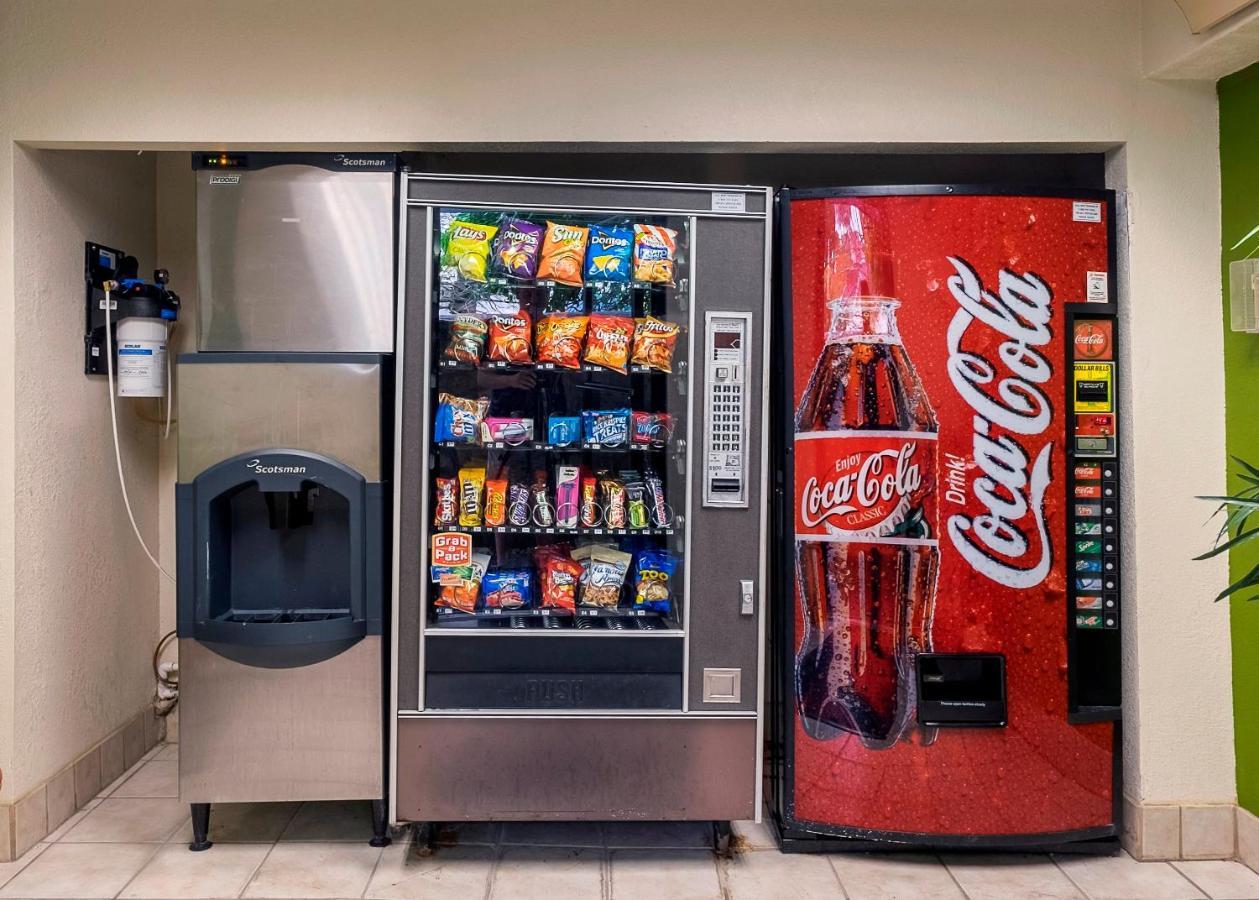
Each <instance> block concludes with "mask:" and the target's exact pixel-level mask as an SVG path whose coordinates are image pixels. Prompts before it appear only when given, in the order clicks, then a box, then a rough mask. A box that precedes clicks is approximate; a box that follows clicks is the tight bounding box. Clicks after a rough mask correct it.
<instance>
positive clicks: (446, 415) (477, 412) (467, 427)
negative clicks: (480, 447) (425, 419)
mask: <svg viewBox="0 0 1259 900" xmlns="http://www.w3.org/2000/svg"><path fill="white" fill-rule="evenodd" d="M489 408H490V401H489V399H488V398H486V397H481V398H480V399H477V400H469V399H468V398H467V397H456V396H454V395H453V394H445V393H442V394H438V395H437V421H436V423H435V426H434V428H433V432H434V434H433V440H435V441H439V442H442V441H447V442H451V443H455V444H476V443H479V441H480V438H481V420H483V419H484V418H485V413H486V411H487V410H488V409H489Z"/></svg>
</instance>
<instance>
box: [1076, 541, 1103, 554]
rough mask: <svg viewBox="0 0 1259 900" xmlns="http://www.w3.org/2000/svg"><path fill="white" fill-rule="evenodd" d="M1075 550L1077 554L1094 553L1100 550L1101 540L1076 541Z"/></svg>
mask: <svg viewBox="0 0 1259 900" xmlns="http://www.w3.org/2000/svg"><path fill="white" fill-rule="evenodd" d="M1075 552H1076V553H1078V554H1084V555H1088V554H1093V555H1096V554H1098V553H1101V552H1102V542H1101V541H1076V542H1075Z"/></svg>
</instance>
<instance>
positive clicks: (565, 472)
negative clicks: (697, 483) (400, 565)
mask: <svg viewBox="0 0 1259 900" xmlns="http://www.w3.org/2000/svg"><path fill="white" fill-rule="evenodd" d="M434 483H435V494H436V496H435V497H434V502H433V526H434V527H435V528H450V527H453V526H456V525H458V526H460V527H463V528H475V527H478V526H482V525H484V526H487V527H490V528H497V527H500V526H503V525H508V524H510V525H514V526H517V527H522V526H526V525H530V524H533V525H536V526H538V527H539V528H577V527H579V526H580V527H582V528H599V527H602V526H606V527H608V528H627V529H634V530H640V529H644V528H651V527H657V528H667V527H669V526H670V525H671V524H672V523H673V511H672V509H671V508H670V506H669V504H668V502H667V501H666V499H665V490H664V480H663V479H662V478H661V477H660V475H659V473H657V472H656V470H655V469H653V468H652V467H651V466H647V467H645V468H644V469H643V470H642V471H641V472H640V471H638V470H637V469H622V470H620V471H617V472H613V471H611V470H609V469H600V470H598V471H593V472H592V471H589V470H585V469H582V468H581V467H580V466H573V465H559V466H556V467H555V488H554V491H552V489H551V486H550V484H549V481H548V477H547V471H546V469H536V470H534V471H533V473H532V474H531V475H529V476H525V475H523V474H521V473H515V474H513V473H510V472H508V471H500V472H498V473H497V474H496V475H495V476H494V477H493V478H487V477H486V468H485V466H484V465H467V466H463V467H462V468H461V469H459V472H458V474H457V475H456V477H454V478H449V477H444V476H438V477H437V478H436V479H435V480H434Z"/></svg>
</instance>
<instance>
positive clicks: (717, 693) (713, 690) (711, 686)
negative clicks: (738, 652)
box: [704, 669, 743, 703]
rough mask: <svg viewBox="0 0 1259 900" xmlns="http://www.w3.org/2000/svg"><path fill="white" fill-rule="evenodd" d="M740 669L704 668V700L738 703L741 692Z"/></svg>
mask: <svg viewBox="0 0 1259 900" xmlns="http://www.w3.org/2000/svg"><path fill="white" fill-rule="evenodd" d="M742 682H743V670H742V669H705V670H704V702H705V703H738V702H739V701H740V700H741V699H742V693H743V684H742Z"/></svg>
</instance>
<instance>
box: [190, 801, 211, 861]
mask: <svg viewBox="0 0 1259 900" xmlns="http://www.w3.org/2000/svg"><path fill="white" fill-rule="evenodd" d="M191 805H192V843H191V844H189V845H188V849H189V850H209V849H210V848H211V847H213V846H214V844H212V843H211V842H210V840H209V838H208V837H207V835H208V834H209V832H210V804H208V803H193V804H191Z"/></svg>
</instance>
